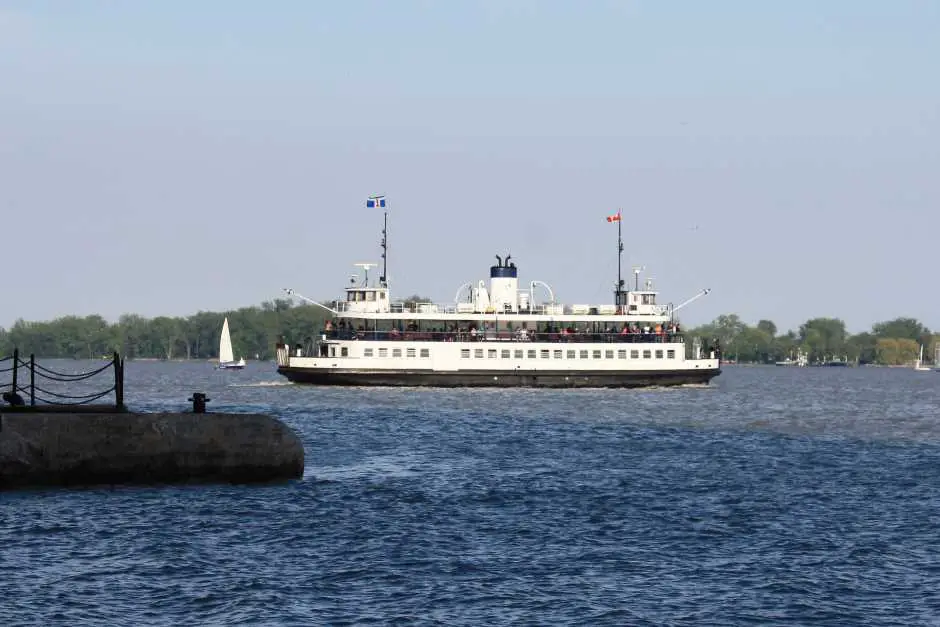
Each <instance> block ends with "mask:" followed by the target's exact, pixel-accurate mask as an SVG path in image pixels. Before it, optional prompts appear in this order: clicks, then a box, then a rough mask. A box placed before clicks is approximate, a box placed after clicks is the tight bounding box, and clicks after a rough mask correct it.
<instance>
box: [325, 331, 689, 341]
mask: <svg viewBox="0 0 940 627" xmlns="http://www.w3.org/2000/svg"><path fill="white" fill-rule="evenodd" d="M320 336H321V337H322V338H325V339H329V340H362V341H382V342H387V341H405V342H551V343H587V342H592V343H598V342H605V343H625V344H673V343H682V342H684V341H685V337H684V336H683V335H682V334H681V333H678V332H661V333H655V332H653V333H642V332H640V333H622V332H620V331H617V332H614V331H610V332H606V331H605V332H601V333H593V332H574V333H562V332H558V331H549V332H542V331H539V332H533V331H526V333H525V334H522V333H521V332H520V331H519V330H514V331H511V330H502V331H491V330H485V331H478V332H476V333H474V332H472V331H466V330H459V331H396V330H391V331H368V330H364V329H358V330H353V329H331V330H325V331H321V333H320Z"/></svg>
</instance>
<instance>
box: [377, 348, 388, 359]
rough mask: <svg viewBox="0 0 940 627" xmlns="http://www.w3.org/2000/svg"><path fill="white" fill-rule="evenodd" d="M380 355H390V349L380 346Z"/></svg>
mask: <svg viewBox="0 0 940 627" xmlns="http://www.w3.org/2000/svg"><path fill="white" fill-rule="evenodd" d="M379 357H388V349H387V348H380V349H379Z"/></svg>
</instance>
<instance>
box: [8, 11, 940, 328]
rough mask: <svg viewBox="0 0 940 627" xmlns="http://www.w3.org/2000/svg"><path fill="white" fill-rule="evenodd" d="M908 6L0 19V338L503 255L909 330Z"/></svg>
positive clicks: (920, 44)
mask: <svg viewBox="0 0 940 627" xmlns="http://www.w3.org/2000/svg"><path fill="white" fill-rule="evenodd" d="M938 33H940V2H935V1H931V0H923V1H913V0H911V1H905V0H891V1H885V0H846V1H843V2H839V1H836V0H832V1H829V2H819V1H810V0H806V1H788V2H754V1H751V0H740V1H738V2H731V1H727V2H723V1H712V2H703V1H699V0H695V1H693V0H689V1H686V2H679V1H675V2H663V1H661V0H645V1H640V0H636V1H629V0H623V1H619V2H615V1H575V0H571V1H569V2H555V1H546V0H539V1H534V0H531V1H529V0H488V1H480V2H462V1H459V0H449V1H444V0H440V1H437V2H433V1H431V0H425V1H414V2H406V1H395V2H380V1H373V2H367V1H358V0H344V1H343V2H313V1H302V0H297V1H288V0H280V1H279V2H272V3H259V2H247V1H245V2H237V1H232V0H224V1H223V0H219V1H216V2H212V1H207V0H201V1H199V2H191V1H185V2H184V1H170V0H159V1H157V0H153V1H151V2H143V1H135V2H130V1H129V2H103V1H102V2H96V1H94V0H83V1H82V2H68V1H65V0H62V1H56V2H52V1H48V2H44V1H41V0H29V1H25V0H24V1H21V2H16V1H4V0H0V217H2V219H0V236H2V242H3V243H2V245H0V254H2V256H3V260H4V261H3V266H2V270H3V274H4V276H3V281H4V284H5V285H4V289H3V294H4V297H3V298H2V299H0V326H6V327H9V326H10V325H11V324H12V323H13V321H14V320H16V319H17V318H25V319H27V320H42V319H50V318H53V317H56V316H60V315H65V314H79V315H85V314H91V313H101V314H103V315H104V316H105V317H106V318H108V319H110V320H115V319H116V318H117V317H118V316H119V315H120V314H121V313H125V312H132V313H140V314H143V315H146V316H155V315H160V314H168V315H189V314H192V313H195V312H196V311H199V310H222V309H229V308H236V307H240V306H245V305H252V304H258V303H260V302H261V301H264V300H270V299H272V298H277V297H280V296H281V295H282V293H281V291H280V290H281V288H282V287H293V288H294V289H296V290H297V291H299V292H301V293H303V294H306V295H308V296H312V297H316V298H333V297H335V296H337V295H339V294H340V290H341V289H342V287H344V285H345V282H346V280H347V277H348V275H349V274H350V273H351V272H355V271H356V270H355V268H354V267H353V266H352V264H353V263H355V262H360V261H378V260H379V249H378V243H379V237H380V234H379V232H380V229H381V214H380V213H376V212H374V211H367V210H366V209H365V199H366V197H367V196H368V195H370V194H375V193H384V194H386V195H387V197H388V199H389V201H390V203H391V206H392V207H391V212H390V226H389V231H390V251H389V262H390V268H389V277H390V279H391V281H392V287H393V290H394V292H395V293H397V295H398V296H406V295H409V294H412V293H415V292H418V293H421V294H425V295H428V296H431V297H432V298H434V299H435V300H438V301H442V302H450V301H452V300H453V298H454V293H455V292H456V290H457V288H458V287H459V286H460V285H461V284H462V283H464V282H466V281H470V280H478V279H481V278H485V277H487V276H488V267H489V266H490V264H491V263H493V262H494V261H495V258H494V255H495V254H500V255H505V253H506V252H507V251H509V252H511V253H512V256H513V259H514V260H515V261H516V262H517V264H518V266H519V269H520V275H521V276H520V279H522V281H523V282H527V281H529V280H531V279H538V280H542V281H546V282H548V283H549V284H551V285H552V287H553V288H554V290H555V293H556V295H557V296H558V298H559V299H560V300H562V301H564V302H568V303H595V302H610V301H611V300H612V293H611V290H612V287H613V282H614V280H615V278H616V226H614V225H612V224H608V223H607V222H606V221H605V219H604V218H605V216H606V215H607V214H609V213H612V212H614V211H616V209H617V208H622V209H623V213H624V225H623V226H624V243H625V248H626V251H625V254H624V268H625V269H626V268H629V266H630V265H632V264H642V265H645V266H647V268H648V269H649V274H650V275H651V276H652V277H654V279H655V281H656V286H657V287H658V288H660V289H661V290H662V296H661V301H663V302H669V301H672V302H679V301H682V300H684V299H686V298H688V297H690V296H692V295H694V294H695V293H696V292H697V291H698V290H700V289H701V288H704V287H710V288H712V290H713V291H712V293H711V294H710V295H709V296H707V297H706V298H703V299H701V300H699V301H697V302H696V303H695V304H693V305H690V306H689V307H687V308H686V309H684V310H683V321H684V322H686V323H687V324H698V323H701V322H706V321H708V320H711V319H712V318H714V317H715V316H717V315H718V314H721V313H726V312H737V313H739V314H740V315H741V316H742V317H743V318H744V319H745V320H746V321H748V322H751V323H755V322H756V321H757V320H758V319H760V318H770V319H772V320H774V321H776V322H777V324H778V326H780V327H781V328H783V329H785V328H791V327H796V326H798V325H799V324H800V323H801V322H802V321H804V320H805V319H807V318H809V317H814V316H836V317H841V318H842V319H844V320H845V321H846V323H847V324H848V327H849V329H850V330H852V331H860V330H864V329H866V328H868V327H869V326H870V325H871V323H872V322H875V321H878V320H884V319H889V318H892V317H896V316H899V315H910V316H914V317H917V318H920V319H921V320H922V321H923V322H924V323H926V324H927V325H928V326H930V327H932V328H935V329H940V289H937V280H936V277H937V271H938V269H940V189H938V186H940V108H938V106H940V79H938V77H937V68H936V65H937V60H938V59H940V36H938Z"/></svg>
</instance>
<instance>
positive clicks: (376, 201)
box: [366, 194, 388, 287]
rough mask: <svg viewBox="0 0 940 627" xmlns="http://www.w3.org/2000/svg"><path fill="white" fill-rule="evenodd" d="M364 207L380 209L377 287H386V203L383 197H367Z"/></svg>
mask: <svg viewBox="0 0 940 627" xmlns="http://www.w3.org/2000/svg"><path fill="white" fill-rule="evenodd" d="M366 207H369V208H376V209H378V208H379V207H381V208H382V216H383V217H382V241H381V244H380V245H381V247H382V276H380V277H379V286H380V287H388V201H387V200H386V199H385V195H384V194H382V195H380V196H369V199H368V200H366Z"/></svg>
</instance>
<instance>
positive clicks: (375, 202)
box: [366, 196, 385, 209]
mask: <svg viewBox="0 0 940 627" xmlns="http://www.w3.org/2000/svg"><path fill="white" fill-rule="evenodd" d="M366 207H367V208H369V209H375V208H376V207H379V208H383V207H385V196H373V197H372V198H370V199H369V200H367V201H366Z"/></svg>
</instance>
